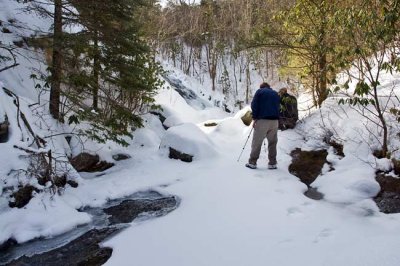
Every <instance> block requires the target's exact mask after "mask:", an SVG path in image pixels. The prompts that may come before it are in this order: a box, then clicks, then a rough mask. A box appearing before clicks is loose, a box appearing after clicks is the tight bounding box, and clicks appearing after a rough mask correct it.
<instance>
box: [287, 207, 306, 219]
mask: <svg viewBox="0 0 400 266" xmlns="http://www.w3.org/2000/svg"><path fill="white" fill-rule="evenodd" d="M303 215H304V214H303V212H302V211H301V210H300V209H299V208H298V207H290V208H288V209H287V216H293V217H296V216H303Z"/></svg>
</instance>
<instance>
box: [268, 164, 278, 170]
mask: <svg viewBox="0 0 400 266" xmlns="http://www.w3.org/2000/svg"><path fill="white" fill-rule="evenodd" d="M277 168H278V167H277V166H276V164H269V165H268V169H277Z"/></svg>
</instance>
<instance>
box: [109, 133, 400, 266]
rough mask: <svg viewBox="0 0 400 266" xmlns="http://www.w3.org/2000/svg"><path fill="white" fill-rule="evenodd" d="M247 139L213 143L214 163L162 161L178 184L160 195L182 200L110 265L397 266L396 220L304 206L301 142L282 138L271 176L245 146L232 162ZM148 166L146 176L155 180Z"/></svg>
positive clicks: (123, 246)
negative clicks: (297, 158) (295, 157)
mask: <svg viewBox="0 0 400 266" xmlns="http://www.w3.org/2000/svg"><path fill="white" fill-rule="evenodd" d="M247 132H248V131H247ZM214 137H216V136H214ZM246 137H247V135H246V134H243V135H241V136H237V137H236V136H226V135H222V134H221V135H220V136H219V137H216V138H217V143H218V146H217V149H218V150H219V152H220V153H219V156H218V157H216V158H212V159H209V160H200V161H195V162H193V163H190V164H188V163H183V162H179V161H173V160H172V161H171V162H170V163H167V162H164V161H163V162H160V165H162V168H163V171H166V170H167V169H168V167H166V165H167V164H169V165H170V167H169V170H168V171H169V172H168V173H167V172H165V173H166V174H167V175H168V176H170V175H171V173H173V175H175V176H176V178H177V179H178V181H177V182H174V183H171V184H170V185H169V186H166V187H165V188H164V190H165V191H166V192H168V193H171V194H174V195H177V196H178V197H180V198H181V199H182V202H181V205H180V207H179V208H178V209H177V210H175V211H174V212H172V213H170V214H169V215H167V216H165V217H162V218H160V219H155V220H152V221H146V222H145V223H140V222H133V223H132V226H131V227H130V228H128V229H127V230H125V231H123V232H122V233H120V234H119V235H117V236H116V237H114V238H112V239H110V240H109V241H107V242H106V243H105V244H104V245H105V246H110V247H112V248H113V255H112V257H111V259H110V260H109V261H108V262H107V264H106V265H139V266H151V265H174V266H179V265H182V266H183V265H185V266H186V265H191V266H197V265H199V266H200V265H204V266H206V265H207V266H210V265H215V266H224V265H227V266H228V265H229V266H232V265H235V266H239V265H243V266H248V265H251V266H255V265H262V266H265V265H316V266H317V265H318V266H320V265H371V266H372V265H390V266H395V265H400V254H399V253H398V250H399V249H400V238H399V237H398V232H399V231H400V223H399V216H398V215H384V214H381V213H374V214H371V215H366V213H363V212H357V211H354V209H353V208H348V207H346V206H345V205H340V204H332V203H329V202H325V201H314V200H311V199H309V198H306V197H305V196H304V195H303V192H304V191H305V190H306V186H305V185H304V184H302V183H301V182H300V181H299V180H298V178H296V177H295V176H293V175H291V174H289V173H288V171H287V167H288V165H289V163H290V161H291V158H290V156H289V155H288V154H289V153H290V150H291V149H292V148H294V147H296V145H299V143H301V142H302V138H301V136H299V135H297V134H296V133H295V132H294V131H286V132H279V144H278V167H279V168H278V170H267V164H266V154H265V151H262V154H261V158H260V159H259V162H258V164H259V168H258V169H257V170H250V169H248V168H245V167H244V162H245V161H246V160H247V156H248V154H249V148H250V145H248V146H247V147H246V150H245V152H244V154H243V157H242V160H241V162H240V163H237V162H236V159H237V156H238V155H239V153H240V150H241V148H242V147H243V146H242V145H243V144H244V141H245V139H246ZM153 163H154V168H147V169H146V170H145V172H142V174H143V175H145V176H152V175H153V173H152V172H153V171H154V170H155V168H157V162H156V161H154V162H153ZM166 163H167V164H166ZM142 171H143V168H142ZM156 171H157V170H156ZM133 172H134V171H133ZM157 172H158V173H157V174H159V173H160V172H159V171H157ZM132 175H134V173H132Z"/></svg>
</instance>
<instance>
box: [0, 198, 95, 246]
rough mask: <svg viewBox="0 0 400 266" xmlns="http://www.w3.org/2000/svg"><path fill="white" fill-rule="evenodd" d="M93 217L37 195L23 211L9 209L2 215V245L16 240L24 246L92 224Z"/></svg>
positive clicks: (59, 199)
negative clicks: (36, 239) (32, 241)
mask: <svg viewBox="0 0 400 266" xmlns="http://www.w3.org/2000/svg"><path fill="white" fill-rule="evenodd" d="M90 220H91V218H90V216H89V215H88V214H87V213H85V212H79V211H77V210H76V209H75V208H73V207H72V206H70V205H69V203H68V202H66V201H65V200H63V199H62V198H60V197H59V196H57V195H55V196H54V197H52V198H51V199H50V196H49V195H48V194H38V195H36V196H35V197H34V198H33V199H32V200H31V201H30V202H29V204H28V205H27V206H26V207H25V208H23V209H9V210H7V211H5V212H3V213H2V214H1V219H0V228H1V231H0V243H2V242H4V241H6V240H7V239H9V238H14V239H15V240H17V241H18V243H23V242H26V241H29V240H31V239H33V238H37V237H52V236H55V235H58V234H61V233H64V232H67V231H69V230H71V229H73V228H75V227H76V226H78V225H80V224H85V223H88V222H90Z"/></svg>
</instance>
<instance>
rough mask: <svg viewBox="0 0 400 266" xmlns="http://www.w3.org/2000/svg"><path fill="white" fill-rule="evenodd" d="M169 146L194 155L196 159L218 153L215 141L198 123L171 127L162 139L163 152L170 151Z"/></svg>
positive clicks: (161, 148) (161, 147)
mask: <svg viewBox="0 0 400 266" xmlns="http://www.w3.org/2000/svg"><path fill="white" fill-rule="evenodd" d="M169 147H171V148H174V149H175V150H178V151H180V152H183V153H186V154H190V155H193V156H194V159H203V158H210V157H213V156H215V155H216V150H215V149H214V144H213V142H212V141H211V140H210V139H209V137H208V136H207V135H206V134H205V133H204V132H203V131H201V130H200V129H199V128H198V127H197V126H196V125H194V124H191V123H186V124H182V125H179V126H175V127H171V128H169V129H168V130H167V132H166V134H165V136H164V137H163V138H162V140H161V145H160V150H161V152H162V154H164V155H165V154H168V153H169Z"/></svg>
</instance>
